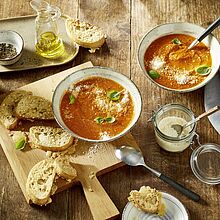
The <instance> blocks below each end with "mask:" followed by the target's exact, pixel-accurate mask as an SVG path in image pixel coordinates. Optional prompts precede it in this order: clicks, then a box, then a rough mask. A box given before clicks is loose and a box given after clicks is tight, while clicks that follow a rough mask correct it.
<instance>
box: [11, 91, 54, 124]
mask: <svg viewBox="0 0 220 220" xmlns="http://www.w3.org/2000/svg"><path fill="white" fill-rule="evenodd" d="M15 114H16V116H17V117H18V118H21V119H24V120H25V119H26V120H34V119H37V120H52V119H54V115H53V111H52V103H51V102H50V101H48V100H46V99H44V98H43V97H40V96H34V95H31V96H26V97H24V98H22V99H21V100H20V101H19V102H18V104H17V106H16V107H15Z"/></svg>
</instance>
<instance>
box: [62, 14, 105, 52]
mask: <svg viewBox="0 0 220 220" xmlns="http://www.w3.org/2000/svg"><path fill="white" fill-rule="evenodd" d="M65 25H66V31H67V34H68V36H69V37H70V39H72V41H74V42H76V43H77V44H79V45H80V46H82V47H85V48H90V52H91V53H94V52H95V50H96V49H99V48H100V47H101V46H102V45H103V44H104V43H105V40H106V35H105V34H104V33H103V31H102V30H101V28H99V27H97V26H94V25H92V24H89V23H86V22H80V21H79V20H75V19H72V18H67V19H66V22H65Z"/></svg>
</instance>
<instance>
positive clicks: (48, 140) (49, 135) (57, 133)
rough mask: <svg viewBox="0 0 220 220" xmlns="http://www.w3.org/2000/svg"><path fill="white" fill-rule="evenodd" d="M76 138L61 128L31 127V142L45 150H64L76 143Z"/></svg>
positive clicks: (33, 146)
mask: <svg viewBox="0 0 220 220" xmlns="http://www.w3.org/2000/svg"><path fill="white" fill-rule="evenodd" d="M74 142H76V139H75V138H73V137H72V136H71V135H70V134H68V133H67V132H66V131H64V130H63V129H61V128H54V127H49V126H33V127H31V128H30V129H29V144H30V145H31V147H32V148H40V149H42V150H45V151H63V150H66V149H67V148H68V147H70V146H71V145H74Z"/></svg>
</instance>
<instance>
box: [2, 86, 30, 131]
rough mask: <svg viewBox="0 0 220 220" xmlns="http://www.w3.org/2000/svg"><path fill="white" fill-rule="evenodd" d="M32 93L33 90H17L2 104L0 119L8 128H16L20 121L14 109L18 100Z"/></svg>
mask: <svg viewBox="0 0 220 220" xmlns="http://www.w3.org/2000/svg"><path fill="white" fill-rule="evenodd" d="M30 95H32V92H28V91H24V90H15V91H13V92H11V93H10V94H9V95H8V96H6V97H5V99H4V100H3V101H2V103H1V105H0V121H1V123H2V124H3V125H4V126H5V127H6V128H7V129H9V130H10V129H14V128H15V127H16V126H17V123H18V117H16V115H15V112H14V109H15V107H16V106H17V104H18V102H19V101H20V100H21V99H22V98H24V97H27V96H30Z"/></svg>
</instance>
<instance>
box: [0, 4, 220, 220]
mask: <svg viewBox="0 0 220 220" xmlns="http://www.w3.org/2000/svg"><path fill="white" fill-rule="evenodd" d="M50 3H53V4H55V5H57V6H58V7H60V8H61V10H62V12H63V13H64V14H68V15H70V16H72V17H75V18H76V17H79V18H81V19H84V20H86V21H89V22H91V23H94V24H96V25H99V26H100V27H102V28H103V29H104V30H105V32H106V33H107V35H108V39H107V43H106V44H105V45H104V47H103V48H101V50H99V51H98V52H97V53H95V54H90V53H89V52H88V50H87V49H82V48H80V53H79V55H78V56H77V58H76V59H75V60H73V61H71V62H70V63H68V64H65V65H62V66H58V67H50V68H45V69H39V70H27V71H21V72H12V73H1V75H0V93H1V94H3V93H5V92H8V91H9V90H12V89H16V88H18V87H20V86H23V85H26V84H28V83H30V82H33V81H36V80H39V79H41V78H44V77H46V76H49V75H52V74H54V73H57V72H59V71H62V70H65V69H67V68H70V67H72V66H75V65H77V64H80V63H83V62H85V61H89V60H91V61H92V62H93V64H94V65H101V66H108V67H112V68H114V69H116V70H118V71H120V72H122V73H123V74H126V75H127V76H130V77H131V79H132V80H134V82H135V83H136V84H137V86H138V87H139V89H140V91H141V93H142V96H143V101H144V106H143V113H142V116H141V119H140V120H139V122H138V124H137V126H136V127H135V128H134V129H133V130H132V134H133V135H134V136H135V138H136V141H137V142H138V144H139V145H140V147H141V149H142V151H143V153H144V155H145V158H146V161H147V162H148V163H149V165H152V166H153V167H154V168H156V169H158V170H160V171H162V172H163V173H165V174H167V175H169V176H170V177H172V178H174V179H175V180H177V181H178V182H180V183H182V184H184V185H186V186H187V187H189V188H190V189H192V190H194V191H196V192H197V193H199V194H200V195H201V197H202V198H203V199H204V200H205V201H206V204H199V203H195V202H192V201H190V200H189V199H187V198H186V197H184V196H183V195H181V194H180V193H179V192H176V191H175V190H174V189H172V188H170V187H168V186H167V185H166V184H165V183H163V182H161V181H160V180H158V179H156V178H155V177H153V176H152V175H150V174H149V173H147V172H146V171H145V169H144V168H140V167H139V168H138V167H137V168H133V167H132V168H130V167H127V166H125V167H122V168H120V169H118V170H116V171H113V172H111V173H108V174H106V175H104V176H102V177H100V178H99V180H100V182H101V183H102V185H103V187H104V188H105V190H106V191H107V193H108V194H109V196H110V198H111V199H112V200H113V202H114V203H115V204H116V206H117V208H118V209H119V211H120V212H121V211H122V210H123V208H124V206H125V204H126V203H127V196H128V193H129V192H130V190H131V189H138V188H139V187H140V186H142V185H150V186H154V187H157V188H158V189H160V190H162V191H166V192H168V193H170V194H172V195H174V196H176V197H177V198H178V199H180V200H181V201H182V202H183V204H184V205H185V206H186V207H187V208H188V209H189V212H190V213H191V217H192V219H193V220H218V219H220V209H219V204H220V188H219V186H209V185H206V184H204V183H201V182H200V181H198V180H197V179H196V178H195V177H194V176H193V174H192V171H191V169H190V166H189V158H190V155H191V150H190V149H187V150H186V151H184V152H183V153H180V154H177V153H172V154H171V153H168V152H165V151H163V150H161V149H160V148H159V147H158V145H157V144H156V141H155V136H154V133H153V127H152V124H150V123H147V119H148V118H149V117H150V116H151V114H152V111H153V110H155V109H157V108H158V105H163V104H166V103H173V102H177V103H181V104H183V105H186V106H188V107H189V108H191V109H192V110H193V112H194V113H195V114H196V115H198V114H200V113H202V112H203V111H204V107H203V104H204V103H203V101H204V100H203V95H204V89H203V88H202V89H199V90H198V91H195V92H191V93H188V94H176V93H173V92H169V91H165V90H162V89H160V88H158V87H157V86H155V85H154V84H152V83H151V82H150V81H149V80H147V79H146V78H145V77H144V75H143V73H142V71H141V69H140V67H139V66H138V63H137V54H136V52H137V48H138V43H139V41H140V39H141V37H142V36H143V35H144V33H146V32H147V31H148V30H150V29H151V28H153V27H154V26H155V25H158V24H162V23H166V22H176V21H186V22H192V23H195V24H198V25H201V26H203V27H207V26H208V25H209V24H210V23H211V22H212V21H213V20H215V19H216V18H217V17H218V16H219V15H220V1H219V0H195V1H194V0H176V1H172V0H157V1H155V0H134V1H132V0H112V1H110V0H100V1H96V0H71V1H69V0H62V1H61V0H59V1H55V0H51V1H50ZM29 14H33V11H32V9H31V8H30V6H29V1H26V0H25V1H24V0H17V1H12V0H2V1H0V18H8V17H15V16H21V15H29ZM0 29H1V27H0ZM213 33H214V35H215V36H216V37H217V38H218V40H220V29H219V28H218V29H216V30H215V31H214V32H213ZM197 132H198V133H199V134H200V137H201V142H202V143H207V142H215V143H217V144H220V137H219V135H218V134H217V132H216V131H215V130H214V129H213V127H212V126H211V124H210V123H209V121H208V119H203V120H202V121H201V122H200V123H199V124H198V127H197ZM0 173H1V178H0V192H1V194H0V219H13V220H14V219H45V220H46V219H54V220H56V219H68V220H69V219H77V220H85V219H86V220H90V219H92V215H91V213H90V210H89V207H88V205H87V203H86V200H85V198H84V195H83V191H82V189H81V187H80V186H77V187H74V188H71V189H70V190H67V191H65V192H62V193H59V194H57V195H56V196H55V197H54V202H53V203H52V204H51V205H50V206H47V207H42V208H39V207H30V206H27V204H26V202H25V199H24V197H23V195H22V193H21V190H20V188H19V186H18V183H17V181H16V179H15V177H14V174H13V172H12V170H11V168H10V165H9V163H8V161H7V159H6V157H5V155H4V153H3V152H2V150H0Z"/></svg>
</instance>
